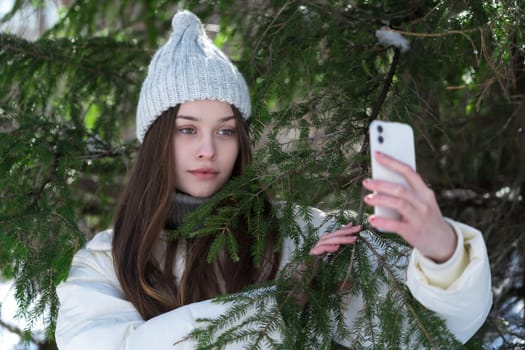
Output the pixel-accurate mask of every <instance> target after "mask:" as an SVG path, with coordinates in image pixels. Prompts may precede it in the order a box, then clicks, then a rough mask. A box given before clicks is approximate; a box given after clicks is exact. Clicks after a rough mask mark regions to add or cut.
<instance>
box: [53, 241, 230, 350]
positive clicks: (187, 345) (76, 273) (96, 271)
mask: <svg viewBox="0 0 525 350" xmlns="http://www.w3.org/2000/svg"><path fill="white" fill-rule="evenodd" d="M104 234H106V235H110V233H105V232H103V233H102V234H99V235H100V236H99V237H96V239H95V240H94V241H92V242H90V243H91V244H88V246H87V247H86V248H84V249H82V250H80V251H79V252H78V253H77V254H76V255H75V257H74V259H73V263H72V266H71V270H70V274H69V277H68V278H67V280H66V281H65V282H63V283H61V284H60V285H59V286H58V288H57V294H58V297H59V301H60V309H59V313H58V318H57V326H56V332H55V336H56V341H57V345H58V348H59V349H61V350H69V349H74V350H83V349H86V350H88V349H97V350H117V349H122V350H124V349H125V350H135V349H136V350H139V349H140V350H142V349H152V350H160V349H171V350H183V349H194V348H195V344H194V343H193V342H190V341H188V340H184V339H185V337H186V336H187V335H188V334H189V332H191V331H192V330H193V329H195V328H196V327H197V326H202V324H200V323H198V322H196V320H197V319H199V318H214V317H216V316H218V315H220V314H221V313H223V312H224V311H225V310H226V309H227V305H225V304H218V303H213V302H212V301H211V300H207V301H202V302H199V303H193V304H189V305H186V306H183V307H180V308H178V309H175V310H173V311H170V312H167V313H165V314H162V315H159V316H157V317H154V318H152V319H150V320H148V321H144V320H143V319H142V317H141V316H140V314H139V313H138V312H137V310H136V309H135V307H134V306H133V305H132V304H131V303H130V302H129V301H127V300H126V299H125V298H124V296H123V293H122V291H121V288H120V286H119V283H118V280H117V278H116V275H115V271H114V267H113V264H112V258H111V251H110V250H106V249H105V247H104V246H105V245H107V241H108V239H109V238H108V237H105V238H104V237H103V236H104ZM101 242H102V243H101ZM100 245H102V246H103V247H102V248H100Z"/></svg>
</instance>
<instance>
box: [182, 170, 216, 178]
mask: <svg viewBox="0 0 525 350" xmlns="http://www.w3.org/2000/svg"><path fill="white" fill-rule="evenodd" d="M188 172H189V173H190V174H192V175H193V176H195V177H197V178H199V179H211V178H214V177H215V176H217V175H218V174H219V172H218V171H217V170H215V169H211V168H199V169H193V170H189V171H188Z"/></svg>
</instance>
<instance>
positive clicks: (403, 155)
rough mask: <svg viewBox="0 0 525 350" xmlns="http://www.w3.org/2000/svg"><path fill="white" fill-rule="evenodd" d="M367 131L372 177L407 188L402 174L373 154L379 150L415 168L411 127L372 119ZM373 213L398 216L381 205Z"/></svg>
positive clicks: (387, 216)
mask: <svg viewBox="0 0 525 350" xmlns="http://www.w3.org/2000/svg"><path fill="white" fill-rule="evenodd" d="M368 132H369V137H370V158H371V165H372V178H373V179H379V180H386V181H390V182H395V183H399V184H402V185H403V186H405V187H407V188H409V186H408V184H407V182H406V180H405V178H404V177H403V176H401V175H400V174H399V173H397V172H395V171H393V170H391V169H389V168H387V167H385V166H383V165H381V164H380V163H378V162H377V160H376V159H375V156H374V155H375V153H376V151H379V152H381V153H384V154H387V155H389V156H391V157H392V158H395V159H397V160H399V161H401V162H403V163H405V164H408V165H409V166H410V167H412V169H414V170H415V169H416V155H415V147H414V132H413V130H412V127H411V126H410V125H408V124H404V123H397V122H387V121H382V120H374V121H372V123H370V126H369V128H368ZM374 214H375V215H377V216H381V217H383V218H388V219H397V218H399V216H400V215H399V213H398V212H397V211H396V210H394V209H392V208H386V207H381V206H375V207H374Z"/></svg>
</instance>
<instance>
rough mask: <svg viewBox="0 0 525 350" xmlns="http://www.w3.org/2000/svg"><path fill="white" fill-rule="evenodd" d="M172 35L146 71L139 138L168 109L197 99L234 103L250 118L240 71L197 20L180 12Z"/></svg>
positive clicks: (176, 16)
mask: <svg viewBox="0 0 525 350" xmlns="http://www.w3.org/2000/svg"><path fill="white" fill-rule="evenodd" d="M171 25H172V28H173V32H172V34H171V36H170V38H169V40H168V41H167V42H166V44H164V45H163V46H161V47H160V48H159V49H158V50H157V52H156V53H155V55H154V56H153V59H152V60H151V63H150V65H149V68H148V74H147V76H146V79H145V80H144V82H143V84H142V89H141V91H140V96H139V102H138V106H137V123H136V126H137V138H138V140H139V141H140V142H142V141H143V139H144V135H146V132H147V131H148V129H149V127H150V126H151V125H152V124H153V122H154V121H155V120H156V119H157V118H158V117H159V116H160V115H161V114H162V112H164V111H166V110H167V109H169V108H170V107H174V106H176V105H178V104H180V103H184V102H189V101H195V100H204V99H208V100H218V101H223V102H228V103H230V104H232V105H234V106H235V107H236V108H237V109H238V110H239V111H240V112H241V114H242V116H243V118H244V119H248V118H249V117H250V114H251V104H250V94H249V92H248V86H247V85H246V81H245V80H244V78H243V76H242V75H241V73H240V72H239V71H238V69H237V67H235V66H234V65H233V63H232V62H231V61H230V60H229V59H228V57H226V55H225V54H224V53H223V52H222V51H221V50H220V49H219V48H218V47H217V46H215V45H214V44H213V42H212V41H211V40H210V39H209V38H208V36H207V35H206V32H205V30H204V27H203V25H202V23H201V21H200V20H199V18H198V17H197V16H195V15H194V14H193V13H191V12H189V11H180V12H178V13H177V14H175V16H173V19H172V21H171Z"/></svg>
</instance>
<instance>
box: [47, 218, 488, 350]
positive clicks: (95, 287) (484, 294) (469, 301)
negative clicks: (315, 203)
mask: <svg viewBox="0 0 525 350" xmlns="http://www.w3.org/2000/svg"><path fill="white" fill-rule="evenodd" d="M312 213H313V220H312V222H311V224H312V225H314V227H315V226H317V227H320V229H319V232H323V229H326V227H327V223H326V220H325V217H326V214H325V213H323V212H322V211H319V210H315V209H313V210H312ZM448 221H449V223H450V224H451V225H452V227H453V228H454V229H455V231H456V233H457V235H458V246H457V248H456V252H455V253H454V255H453V256H452V257H451V259H450V260H449V261H447V262H445V263H443V264H436V263H434V262H432V261H430V260H428V259H426V258H424V257H423V256H421V255H420V254H418V252H417V251H416V250H414V251H413V252H412V255H411V257H410V261H409V265H408V269H407V276H406V277H407V279H406V284H407V286H408V287H409V289H410V291H411V292H412V294H413V296H414V297H415V298H416V299H417V300H419V301H420V302H421V303H422V304H423V305H424V306H425V307H427V308H428V309H430V310H433V311H435V312H437V313H438V314H439V315H440V316H441V317H442V318H443V319H444V320H445V321H446V323H447V326H448V328H449V329H450V331H451V332H452V333H453V334H454V335H455V336H456V338H457V339H458V340H460V341H462V342H466V341H467V340H468V339H469V338H470V337H471V336H472V335H473V334H474V333H475V332H476V331H477V330H478V329H479V327H480V326H481V325H482V324H483V323H484V321H485V319H486V317H487V315H488V312H489V310H490V307H491V305H492V292H491V281H490V269H489V261H488V257H487V252H486V247H485V243H484V240H483V237H482V235H481V233H480V232H479V231H478V230H476V229H474V228H472V227H470V226H467V225H464V224H461V223H458V222H455V221H452V220H448ZM297 222H298V224H299V226H300V227H302V228H304V227H305V225H306V224H305V223H304V222H303V221H302V220H300V219H298V220H297ZM111 242H112V231H111V230H107V231H103V232H100V233H99V234H97V235H96V236H95V237H94V238H93V239H92V240H91V241H90V242H88V243H87V245H86V247H85V248H83V249H81V250H80V251H78V252H77V254H76V255H75V257H74V259H73V262H72V266H71V270H70V273H69V276H68V278H67V280H66V281H64V282H63V283H61V284H60V285H59V286H58V288H57V293H58V297H59V300H60V309H59V313H58V319H57V327H56V333H55V336H56V341H57V344H58V347H59V349H61V350H83V349H86V350H91V349H97V350H117V349H122V350H124V349H125V350H143V349H148V350H163V349H171V350H182V349H194V348H195V344H194V343H192V342H190V341H187V340H184V341H181V340H183V339H185V337H186V336H187V335H188V333H189V332H191V331H192V330H193V329H195V328H196V327H198V326H202V324H201V323H199V324H198V323H197V322H196V320H197V319H199V318H214V317H217V316H219V315H221V314H222V313H224V312H225V310H227V308H228V305H227V304H219V303H213V302H212V300H206V301H202V302H198V303H192V304H189V305H186V306H183V307H180V308H177V309H175V310H172V311H170V312H167V313H164V314H162V315H159V316H157V317H154V318H152V319H150V320H148V321H144V320H143V319H142V317H141V316H140V314H139V313H138V312H137V310H136V309H135V307H134V306H133V304H131V303H130V302H129V301H127V300H126V297H125V296H124V294H123V292H122V289H121V287H120V285H119V281H118V279H117V276H116V274H115V270H114V266H113V259H112V254H111ZM291 254H293V252H292V247H291V244H290V243H288V244H285V245H284V249H283V254H282V255H283V257H282V262H281V267H282V266H284V264H285V263H286V262H287V261H289V259H290V257H291ZM361 302H362V301H361V300H360V298H358V297H356V298H354V297H352V298H351V299H350V303H349V305H348V308H347V312H346V317H347V322H348V324H351V323H352V322H353V320H354V318H355V316H356V315H357V312H358V311H359V309H360V308H361ZM346 345H350V344H346ZM241 348H243V345H242V344H234V345H232V346H230V347H228V349H241Z"/></svg>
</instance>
